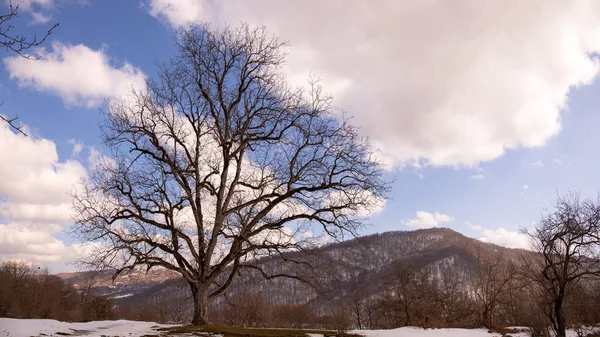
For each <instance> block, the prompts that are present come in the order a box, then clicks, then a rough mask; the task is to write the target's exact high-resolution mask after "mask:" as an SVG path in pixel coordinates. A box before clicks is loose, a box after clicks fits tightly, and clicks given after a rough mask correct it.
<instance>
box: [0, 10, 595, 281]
mask: <svg viewBox="0 0 600 337" xmlns="http://www.w3.org/2000/svg"><path fill="white" fill-rule="evenodd" d="M534 2H535V1H532V2H531V4H525V5H524V4H520V3H518V2H513V3H510V4H509V5H506V6H504V5H503V6H499V5H495V4H487V5H485V4H480V3H479V2H475V1H473V2H468V1H459V2H457V3H456V4H454V5H452V6H450V5H448V4H444V3H441V4H435V3H433V2H432V3H428V4H423V3H419V2H402V4H399V3H395V2H394V1H383V0H381V1H374V2H369V3H368V5H367V4H360V3H359V4H357V3H353V4H351V5H342V3H341V2H339V1H331V2H329V3H328V4H326V5H322V6H321V5H320V4H319V2H318V1H308V2H306V3H304V4H303V5H299V4H292V3H287V4H283V3H281V2H277V1H276V0H265V1H246V2H235V1H223V2H218V3H217V2H210V1H192V0H144V1H140V0H120V1H116V0H115V1H76V0H21V1H15V0H13V3H15V4H20V6H21V16H20V17H19V18H18V20H17V21H16V22H15V25H16V28H15V30H17V31H18V32H19V33H23V34H24V35H28V36H31V35H33V34H35V33H37V34H38V35H39V34H40V33H42V32H44V29H47V28H48V27H50V26H51V25H52V24H53V23H55V22H59V23H60V26H59V27H58V28H57V29H56V30H55V32H54V34H53V35H52V36H51V37H50V38H49V40H48V41H46V43H45V44H44V45H43V50H35V51H32V53H33V54H35V55H38V56H40V60H38V61H26V60H23V59H18V58H17V57H15V55H14V54H11V53H10V52H8V51H4V50H2V51H1V52H0V57H2V59H3V61H4V62H2V64H1V66H0V78H1V79H2V80H1V82H0V84H1V85H0V93H1V99H2V100H3V101H4V104H3V106H2V107H1V108H0V113H1V114H3V115H5V116H8V117H12V116H15V115H18V116H19V117H20V119H19V120H20V121H21V122H22V123H23V124H25V125H26V126H27V129H26V130H27V133H28V134H29V135H30V137H28V138H25V137H22V136H19V135H16V134H15V133H14V132H12V131H9V130H8V128H7V127H6V126H5V125H2V126H0V155H1V156H2V158H5V160H3V161H1V162H0V174H2V175H3V177H4V178H3V180H4V182H0V247H2V248H0V259H22V260H28V261H33V262H36V263H40V264H43V265H47V266H49V267H50V268H51V270H52V271H63V270H69V269H71V268H72V267H71V266H69V265H67V264H66V263H67V262H68V261H71V260H73V256H75V255H76V254H78V253H80V247H79V246H78V245H76V244H74V243H72V242H71V241H70V240H69V238H68V237H67V236H66V235H65V234H64V233H63V230H64V229H65V228H68V226H69V222H70V220H69V216H68V209H67V204H68V202H69V201H68V198H67V196H66V193H67V192H68V191H69V190H70V188H71V187H70V186H71V185H72V183H73V181H74V180H76V179H78V178H80V177H82V176H85V172H87V170H89V168H90V165H91V163H93V159H94V156H97V155H98V154H99V153H102V151H103V147H102V142H101V135H100V130H99V128H98V123H100V122H101V113H100V110H99V109H101V108H102V102H103V100H104V99H105V98H114V97H117V96H118V95H119V94H120V93H122V91H124V90H123V88H128V87H129V86H130V85H132V83H133V85H135V83H138V84H139V83H140V79H143V78H144V77H145V78H153V77H154V75H155V73H156V69H157V68H156V62H161V60H162V61H166V60H168V59H169V58H170V57H172V56H173V55H174V54H175V52H176V50H175V47H174V42H175V38H176V29H177V28H178V27H180V26H185V25H189V24H197V23H202V22H212V24H213V25H216V26H219V25H222V24H224V23H225V22H228V23H232V24H237V23H239V22H240V21H247V22H249V23H250V24H258V25H266V26H267V28H268V29H269V30H270V31H272V32H274V33H275V34H278V35H279V36H281V37H282V38H283V39H285V40H287V41H289V43H290V45H291V46H290V47H289V48H288V53H289V57H288V68H286V74H288V78H289V79H290V82H292V83H303V82H302V81H303V80H305V79H306V78H307V76H308V72H309V71H310V72H313V73H316V74H317V75H319V76H320V77H321V78H322V79H323V84H324V87H325V89H326V90H329V91H331V92H332V93H333V94H334V95H335V97H336V101H335V102H336V104H337V105H338V106H339V107H340V108H341V109H343V110H345V111H347V112H348V113H349V114H351V115H353V116H355V118H354V120H355V122H356V124H357V125H358V126H359V127H360V129H361V132H362V133H363V135H365V136H367V137H370V138H371V139H372V140H373V143H374V144H375V145H376V146H377V147H378V148H379V149H380V150H381V156H382V158H384V159H385V161H386V162H387V163H388V164H389V173H388V174H389V176H390V177H394V178H395V182H394V184H393V187H392V188H393V189H392V192H391V194H390V200H388V201H387V203H386V204H385V208H384V209H383V210H382V211H381V212H379V213H377V214H375V215H374V216H373V217H372V218H371V223H372V226H370V227H367V228H366V229H365V230H364V231H363V233H364V234H366V233H373V232H383V231H388V230H410V229H415V228H426V227H431V226H445V227H450V228H452V229H455V230H457V231H459V232H461V233H464V234H465V235H467V236H470V237H475V238H482V239H483V240H487V241H491V242H495V243H498V244H502V245H506V246H511V247H523V246H524V245H525V244H526V241H525V240H524V239H523V238H522V237H520V236H519V235H518V234H517V233H516V231H518V229H519V228H521V227H527V226H531V225H532V224H533V223H534V222H535V221H537V220H538V219H539V218H540V213H541V211H542V208H544V207H551V204H550V202H551V201H552V199H554V198H555V197H556V195H557V193H559V194H564V193H565V192H566V191H568V190H569V189H571V190H574V191H580V192H581V194H582V195H583V196H594V195H595V194H596V192H597V191H598V183H599V180H600V178H598V176H597V173H596V172H597V165H598V163H599V159H598V150H597V145H596V144H599V143H600V134H599V133H598V132H597V130H598V126H599V125H600V114H598V106H600V96H599V95H598V94H597V93H598V89H599V84H598V83H597V81H596V78H597V75H598V72H599V70H600V67H599V63H598V59H597V53H598V52H600V9H599V8H597V4H594V2H592V1H591V2H585V1H581V2H578V3H577V4H564V3H561V2H556V3H555V2H551V3H550V4H548V3H547V2H543V3H544V4H546V6H545V8H547V9H546V10H545V11H544V12H543V13H536V8H537V7H536V6H534V4H533V3H534ZM1 6H2V7H1V8H2V10H3V11H6V10H7V7H6V5H5V3H2V4H1ZM495 6H497V7H495ZM534 14H535V15H534ZM36 17H38V19H37V21H38V22H34V21H35V18H36ZM40 17H42V18H44V19H39V18H40ZM46 20H47V22H39V21H46Z"/></svg>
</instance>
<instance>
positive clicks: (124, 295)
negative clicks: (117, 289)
mask: <svg viewBox="0 0 600 337" xmlns="http://www.w3.org/2000/svg"><path fill="white" fill-rule="evenodd" d="M131 296H133V293H127V294H123V295H117V296H113V297H112V298H113V299H117V298H125V297H131Z"/></svg>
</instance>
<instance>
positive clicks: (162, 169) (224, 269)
mask: <svg viewBox="0 0 600 337" xmlns="http://www.w3.org/2000/svg"><path fill="white" fill-rule="evenodd" d="M284 45H285V44H284V43H283V42H280V41H279V40H278V39H277V38H275V37H272V36H271V35H269V34H268V33H267V32H266V31H265V29H264V28H256V29H253V28H250V27H248V26H247V25H242V26H241V27H240V28H237V29H233V28H225V29H223V30H215V29H212V28H210V27H209V26H203V27H201V28H192V29H189V30H184V31H181V33H180V35H179V39H178V46H179V54H178V56H177V57H176V58H174V59H173V60H172V61H171V62H170V63H168V64H166V65H164V66H162V67H161V69H160V77H159V81H158V82H154V81H148V83H147V88H148V89H147V90H146V91H137V92H133V93H132V94H131V97H128V98H125V99H123V100H120V101H111V102H109V103H108V104H107V108H106V110H105V111H104V115H105V118H106V122H105V124H104V125H103V132H104V135H105V144H106V146H107V147H108V148H109V149H111V154H112V155H111V157H112V158H111V159H110V160H108V159H107V160H102V161H101V163H100V165H99V166H98V167H97V168H96V169H95V170H94V172H92V173H91V174H90V177H89V178H88V179H86V180H85V181H84V182H83V184H82V185H81V186H79V187H78V192H76V193H75V194H74V208H75V210H76V212H77V216H76V218H75V221H76V225H75V226H74V232H73V233H74V234H75V235H78V236H79V237H80V238H81V239H82V240H83V241H92V242H97V243H100V244H102V249H98V250H96V252H95V254H92V257H91V258H90V260H88V261H87V262H88V263H90V264H91V265H94V266H96V267H101V268H104V267H108V266H114V267H116V268H117V273H120V272H122V271H124V270H127V269H132V268H135V267H138V266H145V267H146V268H154V267H162V268H167V269H170V270H173V271H176V272H178V273H180V274H181V275H182V277H183V278H184V279H185V280H186V281H187V283H188V284H189V286H190V289H191V293H192V296H193V300H194V315H193V320H192V322H193V323H194V324H205V323H207V311H208V303H209V301H211V300H212V299H213V298H215V297H217V296H219V295H220V294H222V293H223V292H224V291H225V290H227V288H228V287H229V286H230V284H231V282H232V280H233V279H234V277H235V276H236V275H237V274H238V272H239V271H240V270H241V269H254V270H257V269H258V270H259V271H260V268H259V265H257V264H255V263H254V261H255V260H256V258H258V257H261V256H265V255H271V254H281V253H284V252H288V251H292V250H301V249H304V248H306V247H308V246H310V242H309V240H310V238H311V235H310V233H312V232H314V231H319V232H323V233H326V234H328V235H330V236H333V237H336V238H341V237H343V235H344V233H356V231H357V230H358V228H359V227H360V226H361V225H362V221H363V220H364V217H365V214H366V213H365V212H364V211H365V210H366V211H368V210H370V209H372V208H373V207H375V205H376V204H377V203H378V201H379V200H381V198H383V197H384V196H385V194H386V192H387V190H388V187H389V185H388V183H387V182H385V181H384V180H383V179H382V166H381V165H380V164H379V163H378V161H377V160H376V159H375V156H374V155H373V153H372V151H371V149H370V146H369V144H368V142H367V141H366V140H365V139H362V138H361V137H359V135H358V133H357V130H356V128H354V127H353V126H351V125H350V124H349V123H348V121H347V120H346V118H345V117H344V116H343V114H336V109H335V108H334V106H333V105H332V100H331V97H330V96H327V95H324V94H323V92H322V90H321V88H320V87H319V86H318V84H317V83H316V82H314V81H313V82H312V83H311V86H310V88H309V89H308V90H305V89H301V88H297V89H294V88H291V87H289V86H288V85H287V84H286V81H285V78H284V77H283V71H282V65H283V62H284V56H285V54H284V53H283V50H282V47H284ZM314 226H318V228H314ZM285 258H286V257H285V256H284V259H285ZM263 275H264V276H265V277H267V278H272V277H284V276H293V275H283V274H275V275H273V274H268V273H263Z"/></svg>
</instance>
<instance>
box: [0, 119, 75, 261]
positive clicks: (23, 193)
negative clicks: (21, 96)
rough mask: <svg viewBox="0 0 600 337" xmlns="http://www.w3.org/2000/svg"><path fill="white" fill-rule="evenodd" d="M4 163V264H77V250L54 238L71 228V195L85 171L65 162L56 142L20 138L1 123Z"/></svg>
mask: <svg viewBox="0 0 600 337" xmlns="http://www.w3.org/2000/svg"><path fill="white" fill-rule="evenodd" d="M28 133H29V132H28ZM29 134H30V133H29ZM0 158H2V160H1V161H0V177H2V179H0V260H12V259H19V260H26V261H30V262H35V263H38V264H45V265H48V264H57V263H58V264H63V263H64V261H66V259H73V258H74V257H75V256H76V254H75V253H76V250H77V249H78V248H77V246H76V245H75V246H73V245H72V246H69V245H66V244H65V243H64V242H62V241H61V240H59V239H57V238H56V237H55V234H56V233H60V232H61V231H63V229H64V226H65V225H68V224H69V222H70V218H71V217H70V215H71V206H70V205H71V201H70V198H69V195H68V193H69V192H70V190H71V188H72V186H73V185H74V184H75V182H76V181H77V180H79V179H81V178H82V177H85V176H86V170H85V168H84V167H83V166H82V165H81V163H79V162H78V161H75V160H66V161H60V160H59V158H58V153H57V151H56V144H55V143H54V142H52V141H50V140H48V139H44V138H35V137H25V136H23V135H21V134H16V133H14V132H12V131H11V130H10V129H9V127H8V126H7V125H6V123H0ZM63 267H64V266H63ZM52 271H55V270H52Z"/></svg>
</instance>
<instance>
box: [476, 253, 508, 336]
mask: <svg viewBox="0 0 600 337" xmlns="http://www.w3.org/2000/svg"><path fill="white" fill-rule="evenodd" d="M483 248H484V247H483V243H477V244H476V245H475V247H474V254H475V257H476V259H477V263H476V264H475V267H474V269H473V270H472V274H471V277H470V279H471V289H472V290H473V294H474V297H475V300H476V302H477V304H478V307H479V308H480V313H481V315H480V316H481V323H482V324H483V325H484V326H485V327H487V328H492V327H494V315H495V311H496V308H497V307H498V304H499V302H500V299H501V298H502V295H503V294H505V293H506V292H507V291H508V290H509V288H510V285H511V281H512V280H514V279H515V277H516V276H517V267H516V265H515V264H514V263H513V262H512V261H510V260H507V259H505V258H504V250H503V249H501V248H496V250H495V251H490V250H485V249H483Z"/></svg>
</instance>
